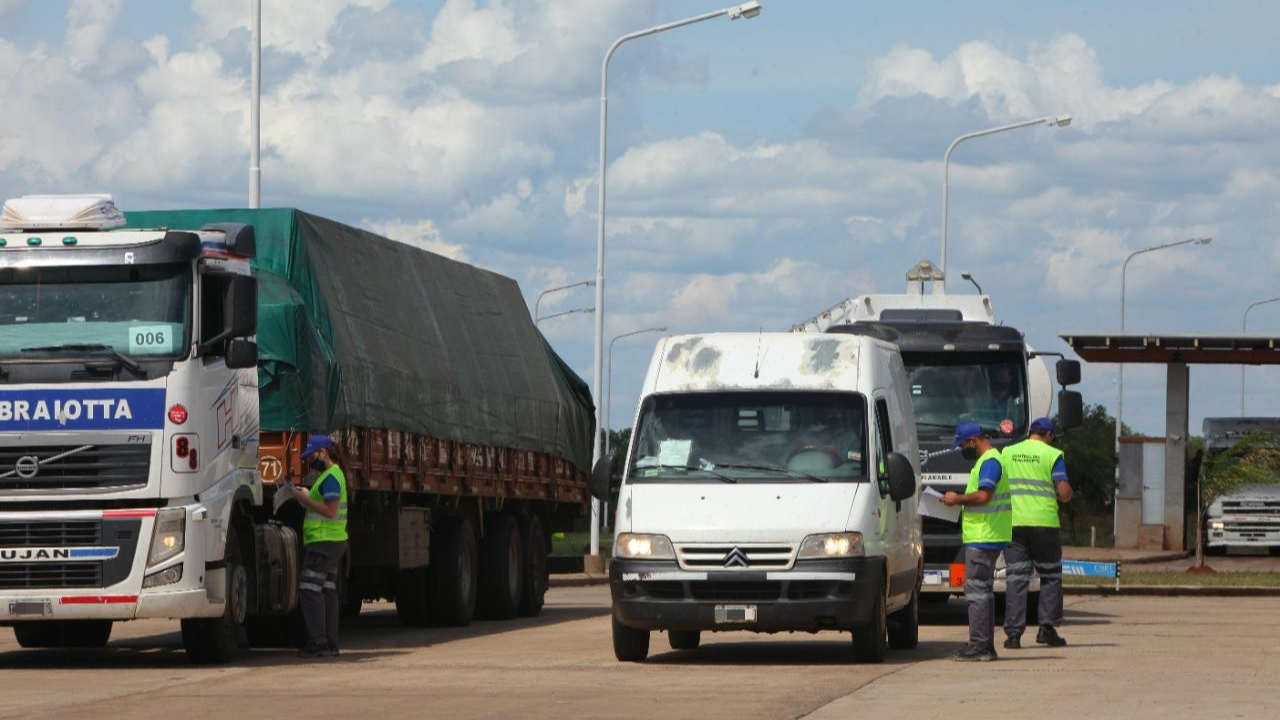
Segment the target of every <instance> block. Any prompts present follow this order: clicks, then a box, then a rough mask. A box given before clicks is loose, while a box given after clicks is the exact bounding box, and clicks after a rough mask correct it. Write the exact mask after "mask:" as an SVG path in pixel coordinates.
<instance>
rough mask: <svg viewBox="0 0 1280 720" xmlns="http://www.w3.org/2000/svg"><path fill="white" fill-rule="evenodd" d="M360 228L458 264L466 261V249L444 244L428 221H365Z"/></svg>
mask: <svg viewBox="0 0 1280 720" xmlns="http://www.w3.org/2000/svg"><path fill="white" fill-rule="evenodd" d="M360 226H361V227H363V228H367V229H368V230H369V231H370V232H372V233H374V234H376V235H381V236H383V237H388V238H391V239H392V240H396V241H399V242H402V243H405V244H406V245H413V246H414V247H420V248H422V249H423V250H428V251H430V252H433V253H435V254H437V255H443V256H445V257H447V258H450V259H453V260H458V261H460V262H467V261H468V256H467V249H466V248H465V247H463V246H462V245H458V244H455V243H450V242H446V241H445V239H444V235H443V234H441V232H440V228H438V227H436V224H435V223H434V222H432V221H430V220H370V219H365V220H363V221H362V222H361V223H360Z"/></svg>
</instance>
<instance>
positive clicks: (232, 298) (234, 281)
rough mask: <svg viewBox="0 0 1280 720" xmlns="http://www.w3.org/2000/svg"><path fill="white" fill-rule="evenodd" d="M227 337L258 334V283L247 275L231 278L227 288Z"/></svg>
mask: <svg viewBox="0 0 1280 720" xmlns="http://www.w3.org/2000/svg"><path fill="white" fill-rule="evenodd" d="M226 319H227V335H228V336H229V337H233V338H242V337H251V336H253V335H257V334H258V281H257V279H256V278H253V277H249V276H247V275H237V276H235V277H233V278H231V282H230V284H229V285H228V287H227V305H226Z"/></svg>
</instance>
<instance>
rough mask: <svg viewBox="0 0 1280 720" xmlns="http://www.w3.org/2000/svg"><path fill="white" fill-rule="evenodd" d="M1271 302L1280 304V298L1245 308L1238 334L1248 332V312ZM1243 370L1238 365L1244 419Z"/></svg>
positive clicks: (1242, 365)
mask: <svg viewBox="0 0 1280 720" xmlns="http://www.w3.org/2000/svg"><path fill="white" fill-rule="evenodd" d="M1273 302H1280V297H1273V298H1268V299H1266V300H1259V301H1258V302H1256V303H1253V304H1251V305H1250V306H1249V307H1247V308H1245V309H1244V317H1242V318H1241V319H1240V333H1241V334H1242V335H1243V334H1247V333H1248V332H1249V330H1248V328H1249V311H1250V310H1252V309H1254V308H1256V307H1258V306H1259V305H1266V304H1267V303H1273ZM1244 368H1245V366H1244V364H1243V363H1241V365H1240V417H1244Z"/></svg>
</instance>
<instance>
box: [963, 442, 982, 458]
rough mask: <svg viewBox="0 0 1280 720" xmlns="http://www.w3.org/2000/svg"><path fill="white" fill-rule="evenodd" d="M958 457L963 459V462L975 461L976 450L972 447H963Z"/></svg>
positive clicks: (976, 456)
mask: <svg viewBox="0 0 1280 720" xmlns="http://www.w3.org/2000/svg"><path fill="white" fill-rule="evenodd" d="M960 457H962V458H964V459H965V460H977V459H978V448H976V447H973V446H972V445H965V446H964V447H962V448H960Z"/></svg>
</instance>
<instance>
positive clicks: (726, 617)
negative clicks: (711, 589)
mask: <svg viewBox="0 0 1280 720" xmlns="http://www.w3.org/2000/svg"><path fill="white" fill-rule="evenodd" d="M755 621H756V606H755V605H717V606H716V623H718V624H723V623H752V622H755Z"/></svg>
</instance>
